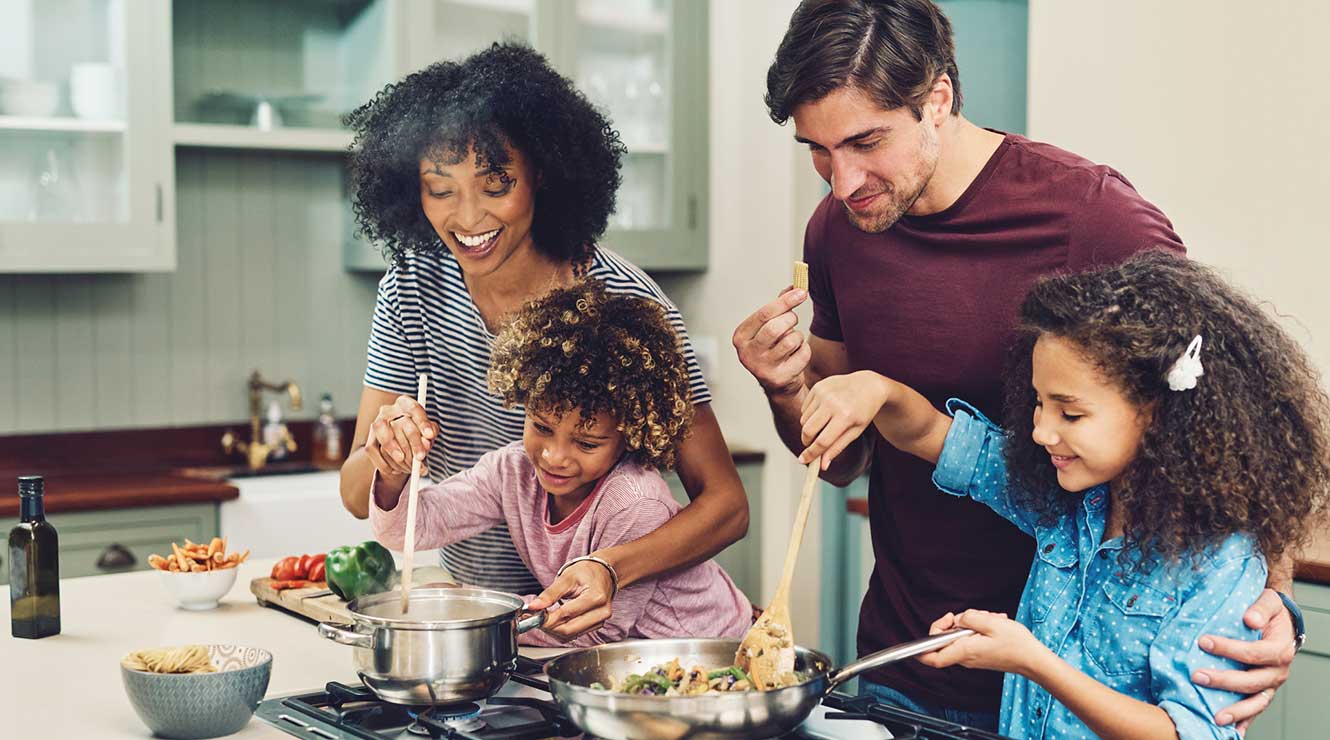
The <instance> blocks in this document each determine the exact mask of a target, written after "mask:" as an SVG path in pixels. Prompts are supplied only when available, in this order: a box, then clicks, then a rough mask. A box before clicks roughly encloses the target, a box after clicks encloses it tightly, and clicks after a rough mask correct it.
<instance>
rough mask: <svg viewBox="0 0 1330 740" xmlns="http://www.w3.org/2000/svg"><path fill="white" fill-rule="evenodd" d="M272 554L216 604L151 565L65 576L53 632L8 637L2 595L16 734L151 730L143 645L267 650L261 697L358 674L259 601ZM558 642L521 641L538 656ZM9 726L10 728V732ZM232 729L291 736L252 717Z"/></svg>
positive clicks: (6, 685)
mask: <svg viewBox="0 0 1330 740" xmlns="http://www.w3.org/2000/svg"><path fill="white" fill-rule="evenodd" d="M274 562H275V560H274V559H264V560H252V561H250V562H247V563H245V564H243V565H242V566H241V567H240V573H239V574H238V577H237V578H236V582H235V586H234V587H232V589H231V591H230V593H228V594H227V596H226V597H224V598H223V599H222V603H221V605H220V606H218V607H217V608H216V609H213V610H211V611H203V612H190V611H185V610H183V609H179V608H177V607H176V605H175V603H174V602H173V601H172V600H171V598H170V595H169V594H168V593H167V591H166V588H165V586H163V585H162V584H161V583H159V582H158V580H159V575H158V573H157V572H156V571H140V572H135V573H125V574H120V575H103V576H90V577H87V578H69V579H65V580H62V581H61V582H60V607H61V608H60V617H61V623H62V625H61V626H62V630H61V633H60V634H59V635H56V636H54V637H47V638H43V639H40V640H24V639H19V638H15V637H11V636H10V635H9V634H8V632H9V623H10V620H9V600H8V599H4V600H0V604H3V605H2V606H0V626H2V628H3V629H4V630H5V634H4V636H3V637H0V640H3V647H0V665H3V666H4V667H5V670H4V671H0V716H3V717H4V718H5V719H4V722H5V734H6V736H7V737H15V738H98V739H99V740H116V739H119V738H126V739H128V738H133V739H134V740H142V739H145V738H151V737H152V734H151V733H150V732H149V731H148V728H147V727H146V726H145V725H144V724H143V723H142V722H141V721H139V718H138V715H136V714H135V713H134V708H133V707H132V706H130V704H129V699H128V697H127V696H126V695H125V690H124V686H123V684H122V683H121V677H120V659H121V658H123V657H124V656H125V655H126V654H127V653H130V652H132V651H134V650H139V649H142V648H151V647H164V646H173V645H184V644H189V643H205V644H206V643H232V644H238V645H248V646H253V647H259V648H263V649H265V650H267V651H269V652H271V653H272V654H273V665H272V679H271V681H270V682H269V684H268V696H270V697H271V696H280V695H284V694H293V693H297V692H301V691H308V690H310V689H321V688H322V687H323V685H324V684H326V683H327V682H329V681H343V682H348V683H357V682H358V680H357V678H356V675H355V671H354V670H353V668H352V663H351V650H352V648H349V647H345V646H342V645H338V644H336V643H334V642H331V641H329V640H326V639H323V638H322V637H319V635H318V632H317V628H316V627H315V625H313V624H311V623H309V622H307V621H304V620H302V619H300V618H298V617H295V616H292V615H290V614H288V613H287V612H284V611H280V610H277V609H269V608H266V607H261V606H259V605H258V604H257V603H256V602H255V600H254V596H253V595H252V594H251V593H250V591H249V582H250V580H251V579H253V578H259V577H262V576H266V575H267V574H268V572H269V571H270V570H271V569H272V565H273V563H274ZM557 652H559V651H557V650H550V649H542V648H522V654H523V655H529V656H531V657H543V656H546V655H552V654H555V653H557ZM11 733H12V734H11ZM230 737H235V738H274V739H275V738H288V737H290V736H289V735H286V734H285V733H283V732H281V731H279V730H277V729H275V728H273V727H270V726H268V725H267V724H265V723H264V722H262V721H261V720H258V719H254V720H251V721H250V723H249V724H248V725H246V726H245V728H244V729H243V730H241V731H240V732H239V733H237V734H235V735H231V736H230Z"/></svg>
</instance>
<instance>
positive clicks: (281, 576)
mask: <svg viewBox="0 0 1330 740" xmlns="http://www.w3.org/2000/svg"><path fill="white" fill-rule="evenodd" d="M299 565H300V558H298V557H296V556H294V555H292V556H290V557H286V558H282V559H281V560H278V561H277V564H276V565H274V566H273V567H272V577H273V578H275V579H277V580H279V581H290V580H294V579H296V578H299V577H300V575H299V573H298V572H297V570H296V569H297V567H298V566H299Z"/></svg>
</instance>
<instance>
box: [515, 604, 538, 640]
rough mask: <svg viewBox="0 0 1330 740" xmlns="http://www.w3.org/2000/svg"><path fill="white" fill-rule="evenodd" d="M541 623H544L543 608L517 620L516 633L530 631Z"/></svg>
mask: <svg viewBox="0 0 1330 740" xmlns="http://www.w3.org/2000/svg"><path fill="white" fill-rule="evenodd" d="M543 624H545V610H544V609H541V610H540V611H538V612H536V613H534V614H532V615H531V616H529V617H527V618H526V619H519V620H517V634H519V635H520V634H522V633H523V632H530V631H531V630H533V629H536V628H537V627H539V626H541V625H543Z"/></svg>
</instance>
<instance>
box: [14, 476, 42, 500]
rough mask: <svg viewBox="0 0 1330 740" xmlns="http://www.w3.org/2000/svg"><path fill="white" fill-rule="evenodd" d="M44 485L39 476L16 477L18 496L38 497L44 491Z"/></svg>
mask: <svg viewBox="0 0 1330 740" xmlns="http://www.w3.org/2000/svg"><path fill="white" fill-rule="evenodd" d="M45 485H46V484H45V483H44V482H43V480H42V477H41V476H40V475H20V476H19V477H18V495H20V496H40V495H42V491H43V490H44V489H45Z"/></svg>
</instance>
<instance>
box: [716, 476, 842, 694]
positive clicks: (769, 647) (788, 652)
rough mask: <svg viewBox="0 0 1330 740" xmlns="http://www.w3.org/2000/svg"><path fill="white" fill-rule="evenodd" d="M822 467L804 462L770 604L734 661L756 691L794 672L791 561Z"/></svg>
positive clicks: (796, 554)
mask: <svg viewBox="0 0 1330 740" xmlns="http://www.w3.org/2000/svg"><path fill="white" fill-rule="evenodd" d="M821 467H822V456H821V455H819V456H817V457H815V458H813V461H812V462H810V463H808V472H807V474H805V475H804V490H803V493H802V495H800V497H799V511H798V513H796V514H795V515H794V530H793V531H791V532H790V547H789V549H788V550H786V551H785V569H784V570H783V571H781V575H780V583H778V584H777V585H776V595H775V596H774V597H772V599H771V605H770V606H768V607H767V609H766V611H764V612H762V616H760V617H758V619H757V621H756V622H754V623H753V626H752V627H751V628H750V629H749V630H748V634H746V635H744V639H743V642H740V643H739V650H738V651H737V652H735V654H734V664H735V665H737V666H739V667H740V668H742V669H744V671H746V672H747V673H748V677H749V678H750V679H752V682H753V688H755V689H758V690H759V691H768V690H770V689H774V688H779V687H780V686H782V685H783V684H782V677H784V676H785V675H786V674H789V673H793V672H794V631H793V630H792V629H791V628H790V580H791V579H792V578H793V577H794V564H795V563H796V562H797V561H798V559H799V545H800V544H802V543H803V540H804V525H805V524H807V523H808V510H809V509H811V508H812V505H813V489H814V488H815V487H816V486H817V475H818V472H819V469H820V468H821Z"/></svg>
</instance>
